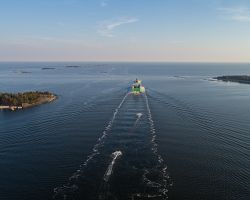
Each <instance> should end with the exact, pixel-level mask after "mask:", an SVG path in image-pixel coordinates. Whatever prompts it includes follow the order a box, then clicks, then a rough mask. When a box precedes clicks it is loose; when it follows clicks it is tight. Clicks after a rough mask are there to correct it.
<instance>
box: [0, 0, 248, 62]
mask: <svg viewBox="0 0 250 200" xmlns="http://www.w3.org/2000/svg"><path fill="white" fill-rule="evenodd" d="M0 61H149V62H151V61H159V62H165V61H168V62H250V0H0Z"/></svg>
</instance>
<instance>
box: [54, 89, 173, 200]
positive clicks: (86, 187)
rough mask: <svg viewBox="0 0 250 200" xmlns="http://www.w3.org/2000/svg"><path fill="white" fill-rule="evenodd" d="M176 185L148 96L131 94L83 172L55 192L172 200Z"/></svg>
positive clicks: (68, 195) (109, 198)
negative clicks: (161, 148)
mask: <svg viewBox="0 0 250 200" xmlns="http://www.w3.org/2000/svg"><path fill="white" fill-rule="evenodd" d="M117 149H119V150H117ZM118 161H119V162H118ZM171 185H172V183H171V179H170V177H169V175H168V172H167V166H166V164H165V162H164V160H163V158H162V156H161V155H160V154H159V152H158V145H157V138H156V130H155V125H154V121H153V118H152V113H151V110H150V105H149V100H148V97H147V94H146V93H145V94H141V95H133V94H130V93H127V94H126V95H125V96H124V97H123V98H122V100H121V102H120V104H119V105H118V107H117V108H116V109H115V111H114V113H113V116H112V118H111V120H110V121H109V123H108V124H107V126H106V127H105V129H104V131H103V134H102V136H101V137H100V138H99V139H98V142H97V144H96V145H95V146H94V147H93V150H92V153H91V154H90V155H89V156H88V157H87V159H86V161H85V162H84V163H83V164H82V165H81V166H80V169H79V170H77V171H76V172H75V173H74V174H73V175H72V176H71V177H70V178H69V181H68V183H67V184H66V185H64V186H62V187H57V188H55V189H54V199H65V200H67V199H100V200H106V199H107V200H113V199H124V200H125V199H138V200H139V199H167V198H168V195H167V193H168V190H169V187H171Z"/></svg>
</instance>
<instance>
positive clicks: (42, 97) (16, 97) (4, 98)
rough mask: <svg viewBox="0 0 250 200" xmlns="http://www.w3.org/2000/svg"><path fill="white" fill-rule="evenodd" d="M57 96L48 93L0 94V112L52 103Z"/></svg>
mask: <svg viewBox="0 0 250 200" xmlns="http://www.w3.org/2000/svg"><path fill="white" fill-rule="evenodd" d="M56 98H57V96H56V95H55V94H53V93H50V92H39V91H35V92H33V91H31V92H23V93H0V110H13V111H14V110H18V109H24V108H30V107H33V106H38V105H41V104H44V103H49V102H51V101H54V100H55V99H56Z"/></svg>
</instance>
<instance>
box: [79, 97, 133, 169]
mask: <svg viewBox="0 0 250 200" xmlns="http://www.w3.org/2000/svg"><path fill="white" fill-rule="evenodd" d="M128 95H129V93H127V94H126V95H125V96H124V97H123V99H122V101H121V102H120V104H119V105H118V107H117V108H116V109H115V111H114V113H113V116H112V118H111V120H110V121H109V123H108V125H107V126H106V127H105V129H104V131H103V134H102V136H101V137H100V138H99V139H98V143H97V144H96V145H95V146H94V148H93V149H92V154H90V155H89V156H88V158H87V160H86V161H85V162H84V163H83V166H86V165H87V164H88V162H89V161H90V160H92V159H93V158H94V157H95V156H96V155H97V154H98V153H99V152H98V148H99V147H100V146H101V145H102V144H103V140H104V139H105V138H106V136H107V134H108V132H109V131H110V130H111V128H112V125H113V123H114V121H115V119H116V115H117V114H118V112H119V109H120V108H121V107H122V105H123V103H124V101H125V100H126V98H127V97H128Z"/></svg>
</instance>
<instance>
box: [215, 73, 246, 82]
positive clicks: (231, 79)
mask: <svg viewBox="0 0 250 200" xmlns="http://www.w3.org/2000/svg"><path fill="white" fill-rule="evenodd" d="M215 79H217V80H220V81H225V82H236V83H245V84H250V76H247V75H234V76H218V77H215Z"/></svg>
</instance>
